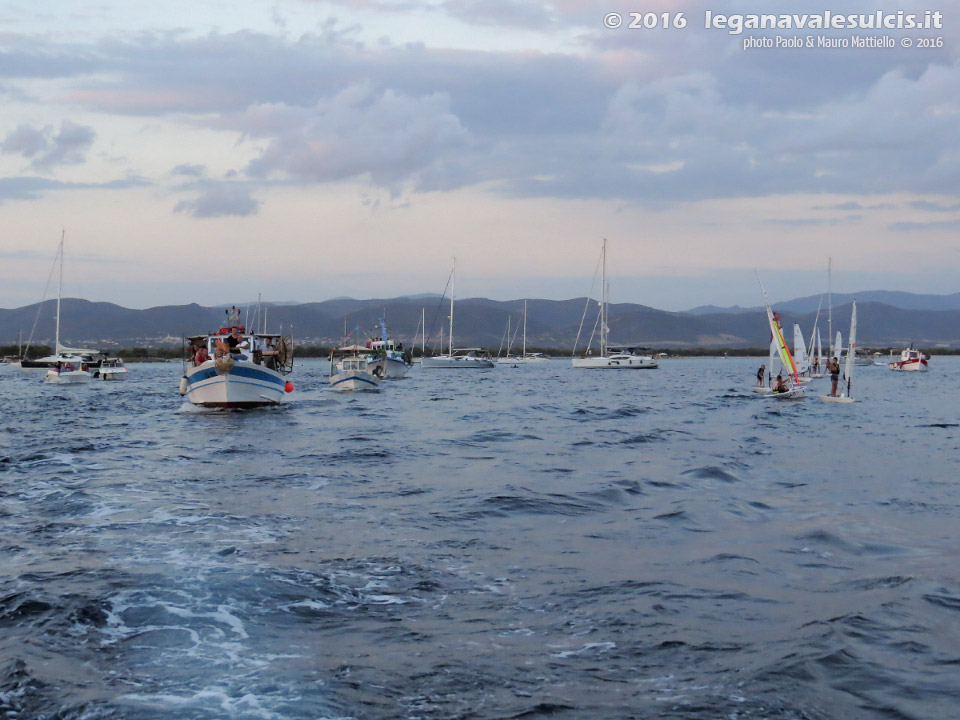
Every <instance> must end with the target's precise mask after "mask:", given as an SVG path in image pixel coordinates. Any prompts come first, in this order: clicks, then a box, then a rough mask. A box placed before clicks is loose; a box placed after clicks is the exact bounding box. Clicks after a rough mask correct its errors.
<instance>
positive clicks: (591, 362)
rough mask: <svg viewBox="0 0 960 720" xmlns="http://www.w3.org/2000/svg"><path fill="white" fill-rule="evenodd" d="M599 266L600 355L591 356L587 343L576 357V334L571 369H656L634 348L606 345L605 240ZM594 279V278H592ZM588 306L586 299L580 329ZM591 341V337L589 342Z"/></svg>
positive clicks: (607, 329) (607, 293)
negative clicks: (585, 347)
mask: <svg viewBox="0 0 960 720" xmlns="http://www.w3.org/2000/svg"><path fill="white" fill-rule="evenodd" d="M600 264H601V267H602V271H601V275H600V316H599V318H598V322H599V325H600V354H599V355H592V354H591V352H592V351H591V350H590V347H589V343H588V346H587V349H586V351H585V352H584V354H583V355H581V356H580V357H576V352H577V343H578V342H579V341H580V333H579V332H577V339H576V340H575V341H574V344H573V353H574V358H573V360H572V363H573V367H575V368H581V369H588V370H599V369H604V370H607V369H610V370H639V369H653V368H656V367H657V361H656V360H654V359H653V358H652V357H651V356H649V355H638V354H636V352H635V349H634V348H624V347H614V346H612V345H608V344H607V333H609V332H610V328H609V327H607V319H608V317H609V315H608V310H607V306H608V305H609V298H608V295H609V292H610V289H609V287H607V240H606V238H604V240H603V249H602V250H601V253H600ZM594 277H596V276H594ZM589 306H590V300H589V298H588V299H587V306H586V307H584V309H583V318H581V319H580V328H581V330H582V329H583V320H584V318H586V316H587V308H588V307H589ZM592 339H593V337H592V335H591V340H592Z"/></svg>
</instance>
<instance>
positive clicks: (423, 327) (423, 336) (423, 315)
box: [420, 308, 443, 357]
mask: <svg viewBox="0 0 960 720" xmlns="http://www.w3.org/2000/svg"><path fill="white" fill-rule="evenodd" d="M440 350H441V351H442V350H443V346H442V345H441V346H440ZM426 354H427V310H426V308H420V357H423V356H424V355H426Z"/></svg>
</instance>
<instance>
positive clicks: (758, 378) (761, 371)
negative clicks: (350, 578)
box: [757, 365, 767, 387]
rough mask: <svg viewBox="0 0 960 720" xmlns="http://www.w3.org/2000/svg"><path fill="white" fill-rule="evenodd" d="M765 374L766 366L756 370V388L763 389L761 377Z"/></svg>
mask: <svg viewBox="0 0 960 720" xmlns="http://www.w3.org/2000/svg"><path fill="white" fill-rule="evenodd" d="M766 373H767V366H766V365H761V366H760V369H759V370H757V387H763V376H764V375H766Z"/></svg>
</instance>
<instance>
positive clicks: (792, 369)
mask: <svg viewBox="0 0 960 720" xmlns="http://www.w3.org/2000/svg"><path fill="white" fill-rule="evenodd" d="M754 272H755V273H756V274H757V282H758V283H759V284H760V292H762V293H763V304H764V306H765V307H766V309H767V322H768V323H769V325H770V333H771V335H773V342H774V343H775V344H776V348H777V352H778V353H779V355H780V360H781V362H782V363H783V368H784V370H787V371H789V373H790V375H791V376H792V377H793V382H794V385H793V387H790V388H788V389H787V390H780V391H778V390H777V389H776V387H774V388H773V390H772V391H771V392H770V395H769V397H772V398H775V399H777V400H800V399H801V398H803V396H804V390H803V386H802V385H801V384H800V378H799V377H798V375H797V366H796V365H795V364H794V362H793V357H792V356H791V355H790V350H789V349H788V348H787V342H786V340H784V339H783V329H782V328H781V327H780V316H779V315H777V314H776V313H774V312H773V310H772V309H771V308H770V301H769V300H768V299H767V291H766V289H765V288H764V287H763V283H762V282H761V281H760V273H759V271H757V270H756V269H754Z"/></svg>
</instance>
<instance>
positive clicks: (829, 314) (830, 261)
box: [827, 257, 840, 357]
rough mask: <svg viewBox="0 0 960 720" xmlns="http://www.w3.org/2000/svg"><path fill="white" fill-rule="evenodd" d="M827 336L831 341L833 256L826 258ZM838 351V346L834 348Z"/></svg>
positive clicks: (831, 351) (831, 349)
mask: <svg viewBox="0 0 960 720" xmlns="http://www.w3.org/2000/svg"><path fill="white" fill-rule="evenodd" d="M827 337H828V338H830V342H831V344H832V343H833V258H830V257H828V258H827ZM836 351H837V352H840V348H836ZM833 353H834V348H833V347H832V346H831V348H830V357H834V354H833Z"/></svg>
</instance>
